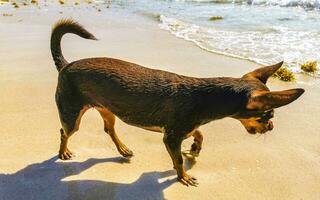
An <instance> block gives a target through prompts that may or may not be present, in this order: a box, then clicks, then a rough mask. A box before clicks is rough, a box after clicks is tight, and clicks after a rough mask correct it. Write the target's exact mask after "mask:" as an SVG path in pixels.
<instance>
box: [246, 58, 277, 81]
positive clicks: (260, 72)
mask: <svg viewBox="0 0 320 200" xmlns="http://www.w3.org/2000/svg"><path fill="white" fill-rule="evenodd" d="M282 64H283V61H282V62H279V63H277V64H275V65H271V66H267V67H261V68H259V69H256V70H254V71H252V72H249V73H247V74H245V75H244V76H243V77H242V78H256V79H259V80H260V81H261V82H263V83H264V84H266V83H267V80H268V78H269V77H270V76H272V74H274V73H275V72H276V71H277V70H278V69H279V68H280V67H281V66H282Z"/></svg>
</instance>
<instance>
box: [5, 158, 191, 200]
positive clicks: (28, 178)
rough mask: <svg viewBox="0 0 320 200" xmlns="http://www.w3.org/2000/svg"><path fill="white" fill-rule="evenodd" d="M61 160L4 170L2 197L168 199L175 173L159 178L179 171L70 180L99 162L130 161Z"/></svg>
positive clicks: (11, 199)
mask: <svg viewBox="0 0 320 200" xmlns="http://www.w3.org/2000/svg"><path fill="white" fill-rule="evenodd" d="M57 160H58V158H57V157H53V158H51V159H49V160H46V161H43V162H42V163H35V164H31V165H29V166H27V167H26V168H24V169H21V170H20V171H18V172H16V173H14V174H0V199H1V200H2V199H10V200H15V199H17V200H18V199H19V200H20V199H28V200H33V199H35V200H38V199H39V200H46V199H94V200H99V199H108V200H112V199H164V195H163V190H164V189H166V188H167V187H169V186H170V185H172V184H173V183H175V182H176V177H175V176H174V177H173V178H171V179H167V180H165V181H163V182H161V183H160V182H159V179H162V178H165V177H168V176H172V175H175V171H174V170H168V171H164V172H157V171H154V172H146V173H143V174H142V175H141V176H140V177H139V178H138V179H137V180H136V181H134V182H133V183H129V184H125V183H115V182H105V181H99V180H71V181H66V180H62V179H64V178H67V177H69V176H72V175H77V174H80V173H81V172H83V171H85V170H86V169H88V168H90V167H92V166H93V165H95V164H98V163H106V162H116V163H126V162H128V161H127V160H126V159H124V158H122V157H115V158H105V159H88V160H86V161H84V162H56V161H57ZM192 165H193V163H192V161H187V162H186V167H187V168H189V169H190V168H191V167H192ZM129 168H130V166H128V170H129ZM106 173H112V171H106ZM125 174H126V172H125V171H124V172H123V175H124V176H125Z"/></svg>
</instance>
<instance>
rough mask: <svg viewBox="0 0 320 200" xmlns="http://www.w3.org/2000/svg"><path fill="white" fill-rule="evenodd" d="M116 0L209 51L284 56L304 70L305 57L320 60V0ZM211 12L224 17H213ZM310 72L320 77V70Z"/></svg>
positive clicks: (263, 59) (272, 59)
mask: <svg viewBox="0 0 320 200" xmlns="http://www.w3.org/2000/svg"><path fill="white" fill-rule="evenodd" d="M99 2H100V3H103V2H105V1H103V0H100V1H99ZM112 4H113V5H112V6H114V7H118V8H121V9H126V10H128V11H131V12H135V13H139V14H143V15H146V16H149V17H150V16H153V17H154V18H155V19H157V20H159V21H158V23H159V28H161V29H164V30H167V31H169V32H170V33H172V34H173V35H175V36H176V37H179V38H183V39H185V40H188V41H191V42H194V43H195V44H196V45H198V46H199V47H200V48H202V49H204V50H207V51H211V52H215V53H219V54H224V55H227V56H232V57H237V58H241V59H247V60H251V61H254V62H257V63H260V64H264V65H268V64H273V63H276V62H279V61H282V60H284V61H285V66H287V67H288V68H289V69H290V70H292V71H293V72H295V73H302V70H301V69H300V64H302V63H305V62H307V61H318V62H320V0H152V1H151V0H113V1H112ZM212 16H221V17H222V18H223V19H222V20H216V21H210V20H209V19H210V17H212ZM319 64H320V63H319ZM318 68H319V67H318ZM308 75H310V76H314V77H318V78H319V77H320V73H319V71H318V72H317V73H315V74H313V73H310V74H308Z"/></svg>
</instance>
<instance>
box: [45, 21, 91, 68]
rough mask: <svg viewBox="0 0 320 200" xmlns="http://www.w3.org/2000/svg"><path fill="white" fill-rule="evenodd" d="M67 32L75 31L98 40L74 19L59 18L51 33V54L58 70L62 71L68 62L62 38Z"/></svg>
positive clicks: (83, 36) (77, 33) (82, 35)
mask: <svg viewBox="0 0 320 200" xmlns="http://www.w3.org/2000/svg"><path fill="white" fill-rule="evenodd" d="M66 33H73V34H76V35H79V36H80V37H82V38H86V39H91V40H97V39H96V38H95V37H94V36H93V35H92V34H91V33H89V32H88V31H87V30H86V29H84V28H83V27H82V26H81V25H80V24H78V23H77V22H75V21H73V20H72V19H62V20H59V21H58V22H57V23H56V24H55V25H54V27H53V29H52V33H51V43H50V44H51V54H52V57H53V60H54V63H55V65H56V67H57V70H58V71H60V70H61V69H62V68H63V67H64V66H66V65H68V62H67V61H66V59H65V58H64V57H63V55H62V51H61V45H60V43H61V38H62V36H63V35H64V34H66Z"/></svg>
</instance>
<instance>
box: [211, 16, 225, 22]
mask: <svg viewBox="0 0 320 200" xmlns="http://www.w3.org/2000/svg"><path fill="white" fill-rule="evenodd" d="M209 20H210V21H218V20H223V17H222V16H212V17H210V18H209Z"/></svg>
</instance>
